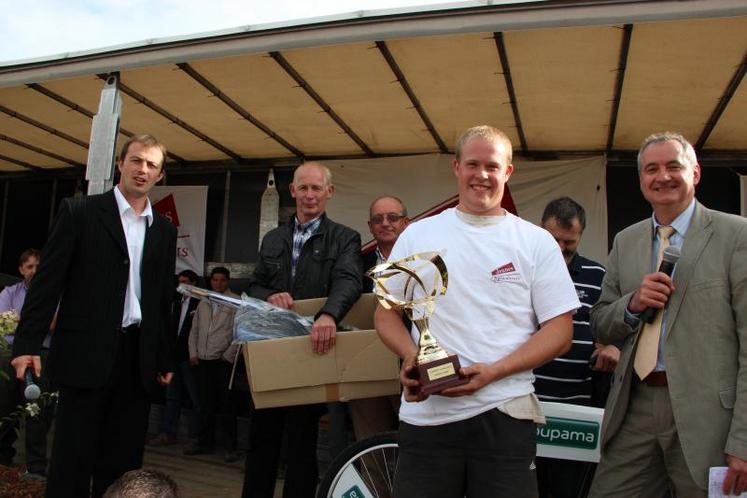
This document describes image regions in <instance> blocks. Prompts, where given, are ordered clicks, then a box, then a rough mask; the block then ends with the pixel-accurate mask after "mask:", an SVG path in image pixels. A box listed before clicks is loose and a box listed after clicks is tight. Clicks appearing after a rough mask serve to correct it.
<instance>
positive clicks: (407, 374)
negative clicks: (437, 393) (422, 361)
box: [399, 353, 428, 403]
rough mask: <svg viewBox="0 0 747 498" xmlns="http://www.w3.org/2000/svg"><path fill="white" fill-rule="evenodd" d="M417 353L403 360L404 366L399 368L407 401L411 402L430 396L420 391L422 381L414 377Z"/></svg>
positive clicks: (400, 379)
mask: <svg viewBox="0 0 747 498" xmlns="http://www.w3.org/2000/svg"><path fill="white" fill-rule="evenodd" d="M416 356H417V353H416V354H415V355H413V356H410V357H408V358H406V359H405V361H403V362H402V368H400V370H399V381H400V382H401V383H402V387H403V388H404V392H405V401H408V402H410V403H413V402H417V401H423V400H424V399H426V398H428V396H427V395H425V394H423V393H422V392H420V382H419V381H418V380H416V379H414V378H412V375H413V372H414V370H415V357H416Z"/></svg>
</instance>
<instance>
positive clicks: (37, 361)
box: [10, 354, 42, 380]
mask: <svg viewBox="0 0 747 498" xmlns="http://www.w3.org/2000/svg"><path fill="white" fill-rule="evenodd" d="M10 364H11V365H13V368H15V369H16V379H18V380H23V375H24V374H25V373H26V369H27V368H29V367H32V368H33V369H34V376H36V377H37V378H39V377H41V371H42V367H41V357H40V356H31V355H28V354H27V355H23V356H18V357H16V358H13V361H11V362H10Z"/></svg>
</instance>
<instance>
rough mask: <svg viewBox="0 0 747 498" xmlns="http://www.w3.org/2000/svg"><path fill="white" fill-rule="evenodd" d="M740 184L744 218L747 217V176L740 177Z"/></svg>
mask: <svg viewBox="0 0 747 498" xmlns="http://www.w3.org/2000/svg"><path fill="white" fill-rule="evenodd" d="M739 184H740V186H741V187H742V188H741V189H740V192H741V193H742V216H744V217H747V175H739Z"/></svg>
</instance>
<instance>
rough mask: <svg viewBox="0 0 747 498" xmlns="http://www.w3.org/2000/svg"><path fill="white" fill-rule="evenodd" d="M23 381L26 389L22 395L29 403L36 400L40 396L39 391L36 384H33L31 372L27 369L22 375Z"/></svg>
mask: <svg viewBox="0 0 747 498" xmlns="http://www.w3.org/2000/svg"><path fill="white" fill-rule="evenodd" d="M23 379H24V381H25V383H26V388H25V389H24V390H23V395H24V396H25V397H26V399H27V400H29V401H34V400H35V399H38V398H39V396H40V395H41V389H39V386H37V385H36V382H34V373H33V370H31V369H30V368H27V369H26V372H25V373H24V374H23Z"/></svg>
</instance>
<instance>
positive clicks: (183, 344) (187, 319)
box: [172, 294, 200, 361]
mask: <svg viewBox="0 0 747 498" xmlns="http://www.w3.org/2000/svg"><path fill="white" fill-rule="evenodd" d="M199 303H200V300H199V299H195V298H194V297H190V298H189V303H188V304H187V314H186V315H185V316H184V323H182V326H181V328H180V327H179V319H180V318H181V314H182V295H181V294H179V295H178V296H177V298H176V299H175V300H174V315H173V318H172V323H173V325H174V328H173V330H174V334H175V335H176V359H177V361H187V360H189V333H190V331H191V330H192V318H193V317H194V314H195V310H196V309H197V305H198V304H199Z"/></svg>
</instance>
